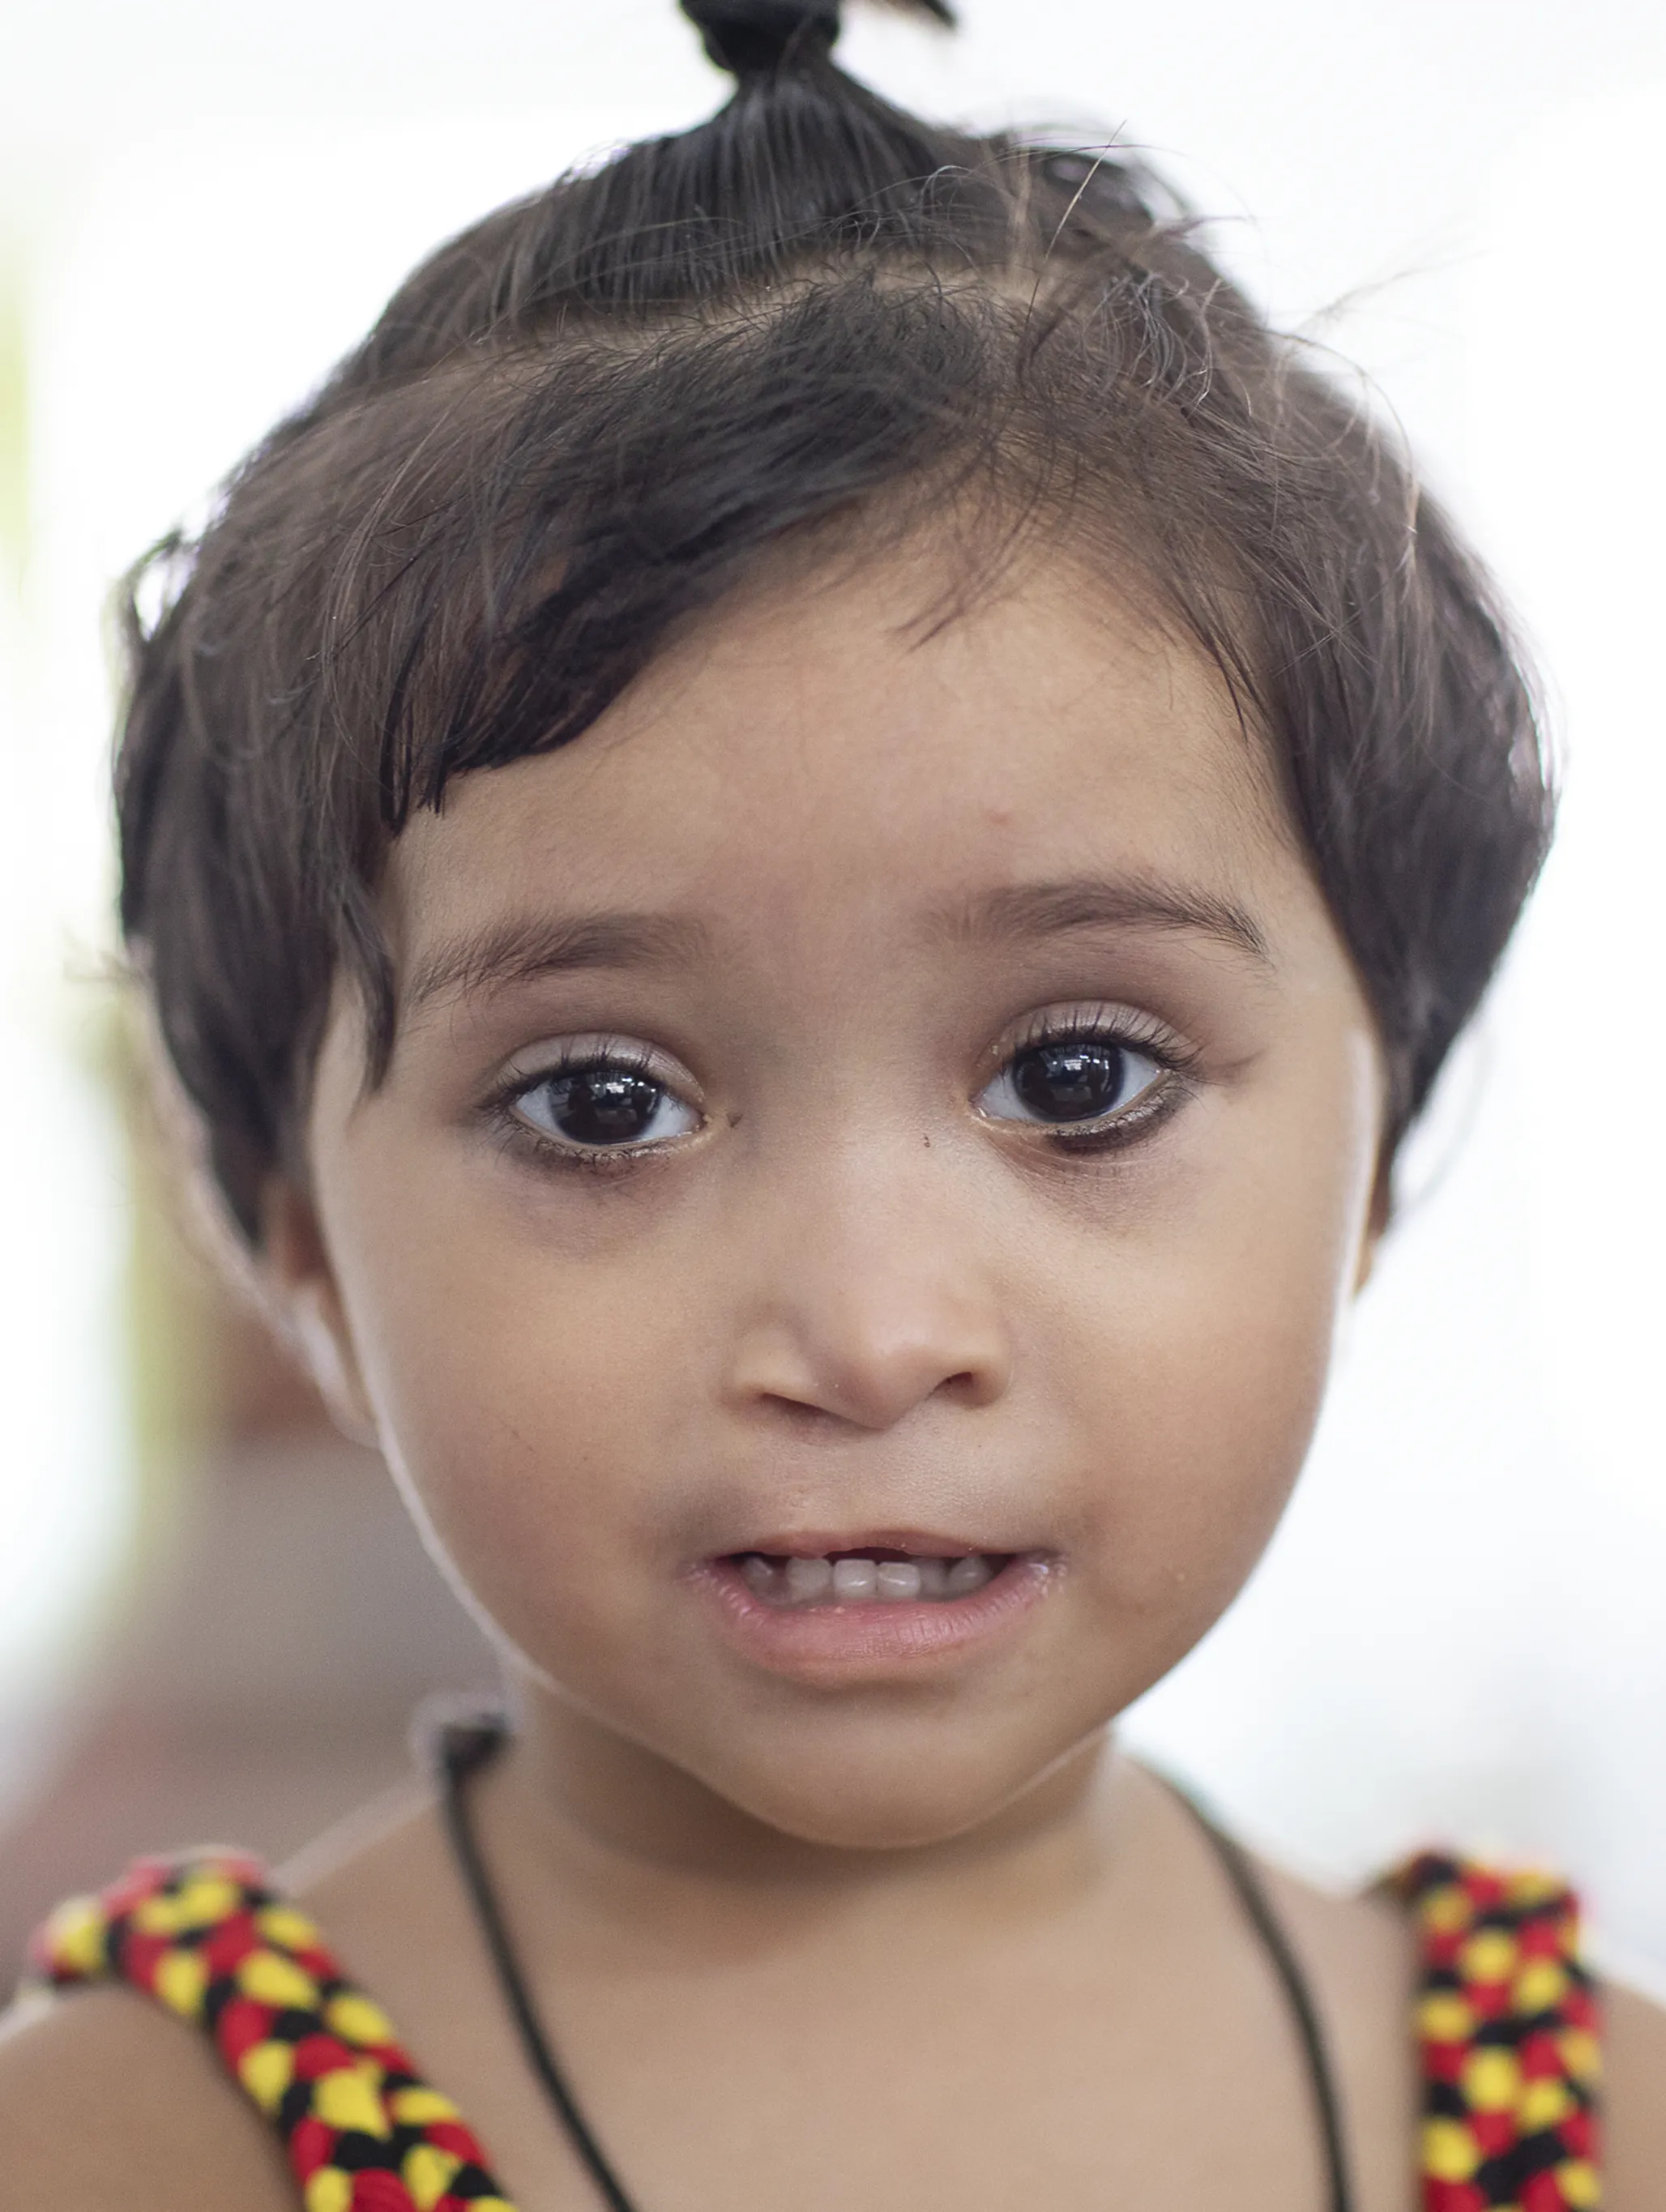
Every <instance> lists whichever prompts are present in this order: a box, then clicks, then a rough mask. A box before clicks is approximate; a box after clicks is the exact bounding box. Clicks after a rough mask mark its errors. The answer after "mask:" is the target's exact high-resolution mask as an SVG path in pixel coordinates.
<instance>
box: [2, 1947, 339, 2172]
mask: <svg viewBox="0 0 1666 2212" xmlns="http://www.w3.org/2000/svg"><path fill="white" fill-rule="evenodd" d="M0 2142H3V2143H4V2144H5V2147H6V2150H5V2165H6V2181H7V2193H8V2199H9V2201H13V2202H15V2203H19V2204H50V2205H52V2207H53V2208H54V2212H117V2208H119V2212H179V2207H180V2206H182V2205H210V2204H211V2205H213V2206H214V2207H215V2208H216V2212H295V2202H296V2199H295V2188H294V2185H293V2183H292V2182H291V2181H290V2179H289V2175H288V2172H287V2171H286V2169H285V2166H284V2163H283V2154H282V2152H281V2150H280V2149H279V2147H278V2144H277V2139H276V2137H275V2136H273V2135H272V2134H271V2131H270V2130H268V2129H267V2128H266V2127H265V2125H264V2124H263V2122H262V2121H261V2119H260V2118H259V2116H258V2113H257V2112H255V2111H254V2109H253V2107H252V2106H250V2105H249V2104H248V2103H247V2102H246V2100H245V2099H244V2098H243V2096H242V2095H241V2093H240V2092H239V2091H238V2090H237V2089H236V2088H235V2087H234V2086H233V2084H232V2083H231V2082H229V2081H228V2080H227V2079H226V2078H225V2076H224V2075H222V2073H221V2071H220V2069H219V2066H218V2063H217V2062H216V2058H215V2056H214V2053H213V2051H211V2050H210V2047H209V2045H208V2043H207V2040H206V2039H205V2038H204V2036H203V2035H202V2033H200V2031H198V2029H196V2028H193V2027H187V2026H186V2025H185V2023H184V2022H183V2021H177V2020H175V2019H173V2017H172V2016H171V2015H168V2014H167V2013H166V2012H164V2011H163V2010H162V2009H161V2008H160V2007H159V2006H157V2005H155V2004H154V2003H152V2002H150V2000H149V1999H148V1998H146V1997H142V1996H138V1995H137V1993H136V1992H135V1991H133V1990H125V1989H117V1988H107V1989H106V1988H99V1989H88V1990H75V1991H72V1992H70V1993H69V1994H66V1995H65V1996H61V1997H54V1998H50V1999H43V2000H37V2001H31V2002H26V2003H24V2004H21V2005H19V2006H17V2007H15V2008H14V2009H13V2010H12V2011H11V2012H10V2013H8V2014H7V2015H4V2016H3V2018H0ZM13 2190H15V2191H16V2195H15V2198H13V2197H11V2195H10V2192H11V2191H13Z"/></svg>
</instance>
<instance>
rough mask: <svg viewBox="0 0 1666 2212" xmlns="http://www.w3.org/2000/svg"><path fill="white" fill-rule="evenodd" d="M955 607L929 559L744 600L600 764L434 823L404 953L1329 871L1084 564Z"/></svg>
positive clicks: (1257, 760)
mask: <svg viewBox="0 0 1666 2212" xmlns="http://www.w3.org/2000/svg"><path fill="white" fill-rule="evenodd" d="M941 601H942V579H941V577H940V575H939V576H934V575H933V574H932V573H931V571H930V569H929V568H928V567H927V565H926V563H925V562H923V561H922V560H921V558H920V557H919V556H915V557H913V558H911V559H909V558H902V557H898V558H897V559H893V560H892V561H891V562H886V563H884V564H880V565H879V566H878V567H876V568H871V569H867V570H864V571H862V572H860V573H858V574H849V573H846V574H831V575H829V576H826V577H824V578H822V579H820V580H818V582H817V584H816V586H815V587H814V588H810V587H807V586H806V582H805V581H804V580H801V579H794V580H793V581H792V583H791V584H790V586H782V587H781V588H779V589H772V588H770V586H769V583H768V581H767V580H766V581H765V582H764V583H763V584H762V585H760V586H757V587H755V588H753V589H752V590H751V591H750V592H746V593H745V594H744V595H738V596H737V597H736V598H735V599H733V601H731V602H729V603H726V605H724V606H723V607H721V609H719V610H718V611H716V612H715V613H714V614H713V615H711V616H709V617H707V618H706V619H705V620H704V621H703V622H702V623H700V624H699V625H698V626H697V627H696V628H694V629H691V630H690V632H689V633H687V634H686V635H684V636H683V637H682V638H680V639H679V640H678V641H676V642H675V643H674V644H673V645H672V647H669V648H668V649H667V650H666V652H665V653H663V654H662V655H661V656H660V659H658V660H656V661H655V663H654V665H652V666H651V667H650V668H649V669H648V671H646V672H645V674H644V675H643V676H642V677H641V678H639V679H638V681H637V683H636V684H635V685H634V686H633V687H632V688H631V690H629V692H627V694H626V695H625V696H623V698H622V699H621V700H620V701H619V702H617V704H616V705H615V707H614V708H612V709H611V710H610V712H609V713H608V714H607V715H606V716H605V717H604V718H603V720H602V721H601V722H600V723H599V724H598V725H597V726H595V727H594V728H593V730H591V731H590V732H587V734H586V735H585V736H584V737H583V738H581V739H580V740H578V741H577V743H576V744H574V745H572V746H570V747H569V748H566V749H563V750H562V751H560V752H556V753H552V754H546V755H538V756H535V757H532V758H529V759H526V760H523V761H520V762H517V763H513V764H511V765H509V766H508V767H506V768H501V769H489V770H483V771H477V772H475V773H474V774H472V775H468V776H466V777H464V778H461V779H459V781H458V783H457V784H456V785H455V786H454V787H453V789H452V790H450V791H449V792H448V793H447V800H446V805H445V807H444V810H443V811H442V812H441V813H440V814H439V815H437V816H435V815H424V816H422V817H418V818H417V820H416V821H415V822H414V823H412V824H411V825H410V828H409V829H407V830H406V831H405V832H404V835H403V836H401V837H400V838H399V840H398V842H396V845H395V847H394V849H393V854H392V866H391V868H390V877H389V890H390V894H391V903H392V909H393V917H394V921H395V927H396V933H397V934H398V936H399V937H401V938H406V939H409V938H410V936H411V935H412V934H414V935H415V936H417V937H421V936H422V935H423V934H425V933H426V930H427V928H428V927H429V925H431V924H438V923H440V922H441V921H444V920H445V919H446V918H447V915H449V916H450V917H451V918H453V919H454V920H459V921H460V920H463V919H465V917H466V915H467V913H468V912H469V911H470V910H471V909H475V908H496V907H500V906H514V905H516V904H520V905H525V904H526V903H527V902H534V903H536V902H544V901H546V900H548V899H550V898H552V897H558V898H560V899H562V901H563V902H570V903H573V904H575V905H576V906H578V907H580V908H593V909H605V908H613V907H617V906H618V905H621V904H629V905H630V906H632V907H633V908H641V907H642V906H644V905H648V906H654V905H664V904H667V903H678V904H680V905H683V906H690V905H691V906H694V907H696V908H702V909H709V910H711V911H712V912H714V914H719V915H721V914H722V913H724V912H726V911H728V910H731V909H733V908H735V907H736V906H737V905H744V904H745V903H746V902H748V901H749V900H750V901H751V902H754V903H759V902H761V904H762V906H763V908H764V909H765V910H766V911H769V912H774V913H775V914H777V915H781V916H783V917H784V916H785V915H787V913H789V912H792V913H800V912H802V911H803V910H804V909H805V908H806V907H813V906H815V905H817V904H818V903H821V902H829V901H830V902H833V903H834V904H837V903H838V902H841V901H844V902H851V901H854V900H866V901H870V902H871V901H873V900H875V899H879V900H882V901H885V902H890V903H892V904H894V905H897V906H899V907H903V906H908V907H913V908H918V909H919V910H920V911H921V913H924V912H925V911H926V910H927V909H930V910H931V911H933V912H935V913H947V912H952V911H953V910H954V909H955V907H956V905H957V902H963V901H967V900H975V899H976V898H977V897H978V896H981V895H982V894H984V893H987V892H988V891H990V890H994V889H997V888H999V887H1000V886H1002V885H1011V884H1025V883H1027V882H1031V881H1055V880H1075V879H1079V878H1085V877H1088V876H1096V875H1103V874H1125V875H1128V876H1131V877H1132V876H1140V877H1150V876H1152V875H1153V874H1155V875H1159V876H1164V877H1169V876H1172V877H1174V878H1177V879H1195V880H1196V881H1197V883H1198V885H1199V887H1200V888H1205V887H1213V890H1215V891H1216V893H1217V894H1220V893H1224V892H1225V891H1226V890H1230V889H1231V887H1232V886H1233V885H1235V884H1247V883H1248V882H1249V881H1251V880H1253V879H1255V878H1257V877H1260V876H1263V875H1266V874H1268V873H1269V872H1271V873H1273V874H1276V875H1280V876H1284V875H1287V874H1288V873H1289V872H1290V870H1291V867H1292V862H1294V864H1295V865H1296V866H1297V867H1298V869H1299V870H1301V871H1302V872H1304V863H1302V862H1301V861H1300V860H1299V858H1298V855H1296V854H1295V853H1294V851H1293V838H1292V832H1291V830H1290V829H1289V826H1288V823H1287V819H1286V814H1285V811H1284V809H1283V807H1282V805H1281V804H1280V799H1279V796H1278V792H1277V784H1276V779H1275V777H1274V774H1273V771H1272V769H1271V766H1270V760H1269V754H1268V747H1267V745H1266V744H1265V741H1264V740H1263V738H1262V737H1261V736H1260V734H1259V733H1257V732H1255V731H1253V730H1251V729H1249V728H1246V727H1245V726H1244V725H1243V722H1242V720H1240V718H1239V716H1238V714H1237V710H1236V708H1235V706H1234V703H1233V701H1232V699H1231V696H1230V694H1229V692H1228V690H1227V688H1226V686H1225V684H1224V683H1223V682H1222V681H1221V680H1220V679H1219V676H1218V675H1217V674H1216V672H1215V671H1213V669H1212V668H1211V667H1210V666H1209V665H1207V663H1206V662H1205V661H1204V660H1203V659H1202V657H1201V655H1200V654H1199V653H1195V652H1194V651H1190V650H1188V649H1187V648H1186V647H1184V646H1183V645H1181V644H1180V643H1178V642H1177V641H1175V640H1174V639H1173V638H1172V637H1170V636H1168V635H1164V632H1163V631H1162V630H1161V629H1158V627H1157V625H1156V624H1155V623H1153V622H1152V620H1151V619H1150V618H1149V617H1147V616H1146V615H1145V614H1144V613H1142V612H1141V611H1140V609H1139V608H1138V606H1137V605H1135V603H1134V601H1133V600H1132V599H1130V598H1128V597H1127V596H1126V595H1122V594H1119V593H1118V592H1116V591H1115V590H1114V589H1112V588H1110V587H1108V586H1106V585H1105V584H1104V582H1103V581H1101V582H1100V583H1099V584H1098V585H1097V588H1094V589H1092V590H1090V589H1089V588H1087V587H1086V586H1085V584H1084V582H1083V580H1082V579H1081V576H1080V574H1079V572H1078V571H1077V570H1076V569H1075V568H1073V567H1069V566H1067V565H1066V564H1064V563H1063V562H1055V563H1053V564H1050V565H1049V564H1032V565H1031V567H1030V568H1028V569H1027V570H1026V571H1025V573H1023V574H1014V575H1013V576H1012V577H1010V578H1009V579H1007V580H1005V581H1004V582H1003V584H1002V585H1001V586H1000V589H999V590H997V591H994V592H988V593H987V594H985V595H984V596H983V597H982V598H981V599H978V600H977V601H976V602H975V603H973V604H971V605H968V606H965V607H964V608H962V609H959V610H957V611H953V612H952V614H951V615H950V616H949V617H948V618H944V617H943V616H942V614H941V611H940V608H941Z"/></svg>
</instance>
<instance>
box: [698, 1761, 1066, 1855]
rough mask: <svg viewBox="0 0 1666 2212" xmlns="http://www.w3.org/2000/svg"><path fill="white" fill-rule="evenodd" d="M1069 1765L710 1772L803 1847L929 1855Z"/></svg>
mask: <svg viewBox="0 0 1666 2212" xmlns="http://www.w3.org/2000/svg"><path fill="white" fill-rule="evenodd" d="M1059 1763H1060V1762H1059V1761H1058V1760H1057V1759H1051V1758H1049V1759H1045V1760H1044V1761H1043V1763H1042V1764H1041V1765H1039V1766H1036V1765H1031V1764H1029V1763H1028V1762H1025V1763H1022V1764H1021V1765H1019V1768H1018V1771H1017V1772H1016V1773H1014V1772H1013V1771H1011V1769H1009V1768H1007V1767H1006V1766H1004V1765H1003V1766H1000V1767H999V1768H997V1767H996V1765H995V1764H994V1762H990V1763H989V1764H988V1765H985V1763H984V1762H983V1761H982V1760H978V1759H975V1760H966V1759H960V1760H957V1759H953V1758H952V1757H951V1756H945V1757H943V1758H942V1759H940V1760H937V1761H933V1760H932V1759H928V1758H921V1757H919V1756H917V1755H915V1756H914V1757H911V1758H909V1759H904V1760H898V1759H894V1758H885V1757H876V1758H875V1759H873V1760H872V1761H871V1762H870V1761H867V1760H864V1759H860V1757H858V1758H851V1757H848V1756H847V1757H845V1758H843V1759H837V1760H834V1761H830V1762H826V1763H818V1764H817V1765H815V1766H813V1767H812V1766H811V1765H808V1764H807V1763H806V1762H802V1761H800V1760H798V1759H781V1760H780V1761H779V1762H778V1763H772V1765H771V1766H770V1768H769V1771H767V1772H759V1771H755V1770H754V1771H735V1770H734V1769H733V1768H730V1769H728V1770H727V1771H723V1772H721V1773H712V1774H704V1775H702V1776H701V1777H700V1779H701V1780H702V1782H703V1783H704V1784H705V1786H706V1787H707V1788H708V1789H709V1790H714V1791H715V1792H716V1793H717V1794H718V1795H719V1796H721V1797H723V1798H724V1799H725V1800H727V1802H728V1803H729V1804H731V1805H733V1806H734V1807H735V1808H736V1809H737V1810H738V1811H739V1812H742V1813H745V1814H747V1815H748V1816H749V1817H750V1818H751V1819H752V1820H757V1821H758V1822H760V1823H761V1824H762V1825H763V1826H765V1827H768V1828H773V1829H774V1830H775V1832H776V1833H777V1834H779V1835H783V1836H790V1837H791V1838H793V1839H794V1840H795V1841H796V1842H799V1843H803V1844H817V1845H820V1846H822V1847H823V1848H824V1849H827V1850H848V1851H896V1850H924V1849H926V1848H927V1847H929V1846H930V1845H932V1844H946V1843H951V1842H952V1841H953V1840H954V1838H956V1837H958V1836H964V1835H967V1834H970V1832H973V1831H974V1830H976V1829H977V1828H980V1827H982V1826H983V1825H984V1823H985V1822H986V1821H988V1820H994V1819H995V1818H996V1817H997V1816H998V1815H999V1814H1001V1813H1004V1812H1005V1811H1006V1808H1008V1807H1009V1806H1010V1805H1012V1804H1013V1803H1014V1802H1016V1801H1017V1800H1018V1799H1019V1798H1021V1797H1023V1796H1025V1795H1026V1794H1027V1793H1028V1792H1029V1791H1030V1790H1031V1789H1033V1788H1035V1787H1037V1785H1038V1784H1040V1783H1041V1782H1043V1780H1044V1779H1045V1778H1047V1776H1049V1774H1051V1773H1052V1772H1054V1771H1055V1769H1056V1767H1057V1765H1059Z"/></svg>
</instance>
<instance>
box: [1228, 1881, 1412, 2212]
mask: <svg viewBox="0 0 1666 2212" xmlns="http://www.w3.org/2000/svg"><path fill="white" fill-rule="evenodd" d="M1261 1872H1262V1878H1263V1880H1264V1881H1265V1883H1266V1886H1267V1889H1268V1894H1269V1896H1270V1897H1271V1899H1272V1901H1273V1904H1274V1908H1275V1909H1276V1911H1277V1913H1278V1916H1279V1919H1280V1923H1281V1924H1282V1926H1283V1928H1284V1929H1285V1930H1286V1934H1287V1935H1288V1936H1289V1938H1290V1941H1291V1942H1292V1945H1293V1946H1294V1948H1295V1950H1296V1952H1297V1954H1298V1958H1299V1959H1300V1960H1301V1962H1302V1965H1303V1966H1304V1967H1305V1968H1306V1970H1307V1973H1308V1976H1309V1978H1310V1983H1311V1984H1312V1987H1313V1990H1314V1994H1315V1996H1316V1999H1317V2002H1318V2006H1319V2011H1320V2016H1321V2021H1322V2027H1323V2030H1324V2033H1325V2036H1326V2039H1327V2041H1328V2043H1329V2045H1330V2049H1331V2052H1332V2055H1333V2057H1334V2059H1335V2068H1336V2075H1337V2080H1338V2083H1339V2086H1340V2087H1341V2096H1342V2103H1343V2108H1344V2113H1345V2117H1346V2123H1347V2135H1348V2139H1349V2142H1350V2143H1351V2144H1352V2145H1353V2156H1354V2159H1355V2160H1356V2164H1357V2168H1358V2176H1359V2182H1360V2184H1361V2186H1362V2190H1363V2191H1364V2192H1365V2194H1364V2196H1363V2197H1362V2202H1363V2203H1370V2204H1373V2205H1374V2204H1377V2203H1382V2204H1383V2205H1384V2206H1388V2205H1390V2204H1395V2205H1400V2204H1405V2203H1407V2201H1408V2200H1407V2197H1406V2194H1405V2191H1406V2186H1407V2185H1406V2182H1405V2179H1404V2177H1405V2175H1406V2173H1407V2172H1408V2156H1407V2147H1408V2144H1410V2143H1411V2142H1413V2141H1414V2137H1415V2134H1416V2130H1417V2117H1418V2107H1419V2104H1420V2090H1421V2084H1420V2080H1419V2076H1418V2070H1417V2058H1416V2051H1415V2046H1414V2040H1413V2035H1412V2018H1413V2006H1414V2002H1415V2000H1416V1991H1417V1975H1418V1947H1417V1938H1416V1935H1415V1932H1414V1929H1413V1928H1412V1926H1411V1923H1410V1921H1409V1919H1408V1916H1407V1914H1406V1912H1405V1911H1403V1909H1402V1907H1401V1906H1400V1905H1397V1904H1396V1903H1395V1901H1394V1899H1391V1898H1388V1897H1384V1896H1383V1895H1382V1894H1380V1893H1377V1892H1366V1893H1364V1894H1359V1893H1352V1892H1341V1891H1333V1890H1329V1889H1322V1888H1320V1887H1317V1886H1316V1884H1314V1883H1312V1882H1309V1881H1302V1880H1300V1879H1299V1878H1298V1876H1296V1875H1292V1874H1290V1873H1288V1872H1287V1871H1286V1870H1285V1869H1282V1868H1279V1867H1273V1866H1267V1865H1264V1864H1263V1865H1262V1868H1261Z"/></svg>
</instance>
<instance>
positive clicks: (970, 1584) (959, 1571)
mask: <svg viewBox="0 0 1666 2212" xmlns="http://www.w3.org/2000/svg"><path fill="white" fill-rule="evenodd" d="M992 1579H993V1573H992V1570H991V1568H990V1565H989V1562H988V1559H985V1558H984V1557H983V1555H982V1553H981V1552H974V1553H972V1555H971V1557H970V1559H957V1560H956V1561H955V1563H954V1565H952V1567H951V1568H950V1569H949V1571H948V1575H947V1577H946V1578H945V1583H944V1590H945V1595H947V1596H949V1597H970V1595H971V1594H972V1592H973V1591H974V1590H981V1589H982V1588H983V1586H984V1584H985V1583H988V1582H989V1581H991V1580H992Z"/></svg>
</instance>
